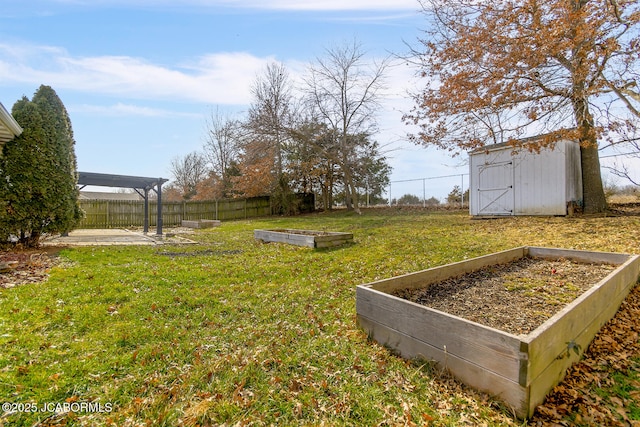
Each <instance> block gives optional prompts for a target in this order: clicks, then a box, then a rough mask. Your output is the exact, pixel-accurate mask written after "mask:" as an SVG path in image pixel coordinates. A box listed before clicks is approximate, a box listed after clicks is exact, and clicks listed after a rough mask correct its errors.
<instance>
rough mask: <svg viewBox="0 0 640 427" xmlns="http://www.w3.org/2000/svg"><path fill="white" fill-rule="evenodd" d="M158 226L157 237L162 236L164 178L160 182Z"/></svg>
mask: <svg viewBox="0 0 640 427" xmlns="http://www.w3.org/2000/svg"><path fill="white" fill-rule="evenodd" d="M157 193H158V224H157V226H156V235H158V236H162V178H160V179H159V180H158V191H157Z"/></svg>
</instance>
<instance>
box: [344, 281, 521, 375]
mask: <svg viewBox="0 0 640 427" xmlns="http://www.w3.org/2000/svg"><path fill="white" fill-rule="evenodd" d="M356 312H357V314H358V316H363V317H365V318H368V319H375V321H376V323H377V324H380V325H384V327H386V328H389V329H390V330H394V331H396V332H397V333H400V334H403V335H406V336H409V337H412V338H413V339H415V340H417V341H420V342H423V343H425V344H428V345H430V346H433V347H434V348H437V349H439V351H442V352H445V351H446V353H447V354H449V355H455V356H456V357H459V358H460V359H462V360H466V361H468V362H469V363H470V364H473V365H477V366H482V367H484V368H485V369H488V370H491V371H493V372H494V373H496V374H497V375H500V376H503V377H505V378H509V379H511V381H514V382H518V379H519V376H520V369H521V368H520V365H521V357H522V355H521V353H520V339H519V338H518V337H516V336H514V335H511V334H508V333H506V332H502V331H498V330H496V329H492V328H489V327H487V326H483V325H480V324H477V323H474V322H470V321H468V320H465V319H462V318H459V317H456V316H452V315H449V314H447V313H443V312H440V311H437V310H434V309H431V308H428V307H425V306H423V305H420V304H416V303H413V302H411V301H408V300H405V299H402V298H398V297H394V296H392V295H388V294H385V293H382V292H379V291H376V290H374V289H371V288H369V287H366V286H362V285H361V286H358V287H357V288H356ZM394 347H395V344H394ZM445 349H446V350H445ZM398 350H400V351H402V349H398ZM443 354H444V353H443ZM436 360H438V361H439V362H443V360H442V359H436ZM454 374H457V373H455V372H454Z"/></svg>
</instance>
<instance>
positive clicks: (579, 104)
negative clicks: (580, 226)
mask: <svg viewBox="0 0 640 427" xmlns="http://www.w3.org/2000/svg"><path fill="white" fill-rule="evenodd" d="M581 92H582V91H581ZM573 108H574V113H575V117H576V123H577V125H578V131H579V134H580V135H579V137H578V138H579V142H580V161H581V164H582V200H583V205H584V212H585V213H602V212H605V211H606V210H607V199H606V197H605V195H604V187H603V185H602V174H601V172H600V157H599V153H598V141H597V140H596V134H595V129H594V128H593V118H592V116H591V113H590V111H589V104H588V102H587V100H586V99H585V98H583V97H577V99H576V100H574V105H573Z"/></svg>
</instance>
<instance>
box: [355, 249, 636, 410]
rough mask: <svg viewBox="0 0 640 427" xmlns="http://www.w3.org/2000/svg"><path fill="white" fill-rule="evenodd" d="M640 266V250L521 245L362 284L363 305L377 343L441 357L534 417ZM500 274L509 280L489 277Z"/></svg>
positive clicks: (361, 312)
mask: <svg viewBox="0 0 640 427" xmlns="http://www.w3.org/2000/svg"><path fill="white" fill-rule="evenodd" d="M531 260H533V261H534V262H532V265H533V266H529V267H526V266H525V267H526V268H531V269H532V270H529V271H528V272H527V273H526V276H524V278H522V276H521V278H520V279H518V278H517V277H514V276H513V274H514V272H513V271H511V270H510V269H512V268H513V265H516V266H517V264H518V263H520V264H522V263H525V264H526V263H527V261H531ZM540 260H545V261H546V262H548V263H547V264H545V263H542V262H539V261H540ZM558 263H559V264H558ZM566 263H573V264H576V265H574V266H572V265H568V264H566ZM534 264H535V265H534ZM577 264H580V268H578V267H577ZM585 264H592V266H585ZM536 265H537V266H536ZM585 267H587V268H585ZM589 267H592V268H589ZM523 268H524V267H523V266H522V265H520V268H519V270H523ZM526 268H525V270H526ZM536 268H538V269H541V273H540V274H541V275H540V276H536V274H538V273H535V274H534V271H535V270H536ZM516 270H518V269H516ZM545 270H546V273H547V275H548V277H546V278H545V277H544V273H545ZM566 270H571V271H572V272H573V273H575V275H573V276H568V275H567V274H568V273H567V272H566ZM596 270H598V272H597V273H594V271H596ZM505 273H506V276H505ZM573 273H572V274H573ZM639 273H640V257H639V256H634V255H627V254H616V253H605V252H586V251H575V250H565V249H551V248H537V247H521V248H516V249H512V250H508V251H504V252H499V253H495V254H491V255H487V256H483V257H479V258H474V259H471V260H467V261H463V262H459V263H454V264H449V265H445V266H442V267H436V268H432V269H428V270H424V271H420V272H416V273H411V274H407V275H404V276H399V277H394V278H390V279H386V280H381V281H378V282H374V283H370V284H366V285H360V286H358V287H357V290H356V311H357V315H358V322H359V324H360V326H361V327H362V328H364V329H365V330H366V331H367V332H368V333H369V334H370V335H371V337H372V338H373V339H375V340H376V341H378V342H379V343H381V344H383V345H386V346H388V347H390V348H392V349H394V350H396V351H397V352H398V353H399V354H400V355H402V356H403V357H406V358H423V359H426V360H433V361H436V362H437V363H438V364H439V365H440V366H442V367H443V368H445V369H448V370H449V371H450V372H451V373H452V374H453V375H455V376H456V377H458V378H459V379H460V380H461V381H463V382H465V383H466V384H468V385H470V386H472V387H475V388H477V389H479V390H482V391H485V392H487V393H490V394H492V395H495V396H496V397H498V398H500V399H501V400H503V401H504V402H506V403H507V404H509V405H510V406H511V407H512V408H513V410H514V411H515V413H516V414H517V415H518V416H520V417H522V418H526V417H529V416H531V415H532V414H533V411H534V410H535V407H536V406H537V405H538V404H540V403H542V402H543V401H544V398H545V396H546V394H547V393H548V392H549V391H550V390H551V388H553V386H554V385H556V384H558V383H559V382H560V381H561V380H562V378H563V377H564V375H565V372H566V370H567V368H568V367H569V366H570V365H571V364H572V363H574V362H575V361H577V360H578V359H579V358H580V357H581V355H582V353H583V351H584V350H585V349H586V348H587V346H588V344H589V343H590V342H591V340H592V339H593V337H594V336H595V334H596V333H597V332H598V330H599V329H600V328H601V326H602V325H603V324H604V323H606V322H607V321H608V320H609V319H611V318H612V317H613V316H614V314H615V313H616V311H617V310H618V307H619V306H620V303H621V302H622V300H623V299H624V298H625V297H626V295H627V294H628V293H629V291H630V289H631V288H632V287H633V286H634V285H635V283H636V281H637V279H638V274H639ZM501 274H502V276H503V279H504V280H505V281H504V282H502V283H499V284H497V285H496V284H495V283H493V284H491V283H489V282H490V281H491V280H493V279H492V276H500V275H501ZM509 275H511V276H509ZM588 282H591V283H588ZM473 288H475V290H474V289H473ZM554 288H555V289H554ZM503 291H504V292H507V293H506V294H505V293H504V292H503ZM465 292H467V293H466V294H465ZM468 292H471V293H468ZM474 292H475V294H476V295H475V296H474V295H473V293H474ZM501 292H502V293H501ZM509 292H511V293H512V294H515V293H519V295H517V296H516V295H511V296H509V295H508V294H509ZM482 295H484V296H485V297H486V299H485V301H484V302H482V300H481V298H480V297H481V296H482ZM447 296H450V297H451V298H450V299H449V300H448V298H447ZM512 297H513V299H510V298H512ZM410 299H413V301H411V300H410ZM541 299H542V300H541ZM496 300H499V301H496ZM414 301H417V302H414ZM430 304H431V305H433V306H435V307H438V309H436V308H433V307H431V306H429V305H430ZM501 304H502V305H501ZM465 307H466V308H465ZM443 310H448V311H453V312H454V313H455V314H452V313H449V312H445V311H443ZM545 310H546V312H545ZM501 316H502V317H503V319H502V320H500V317H501ZM517 318H521V319H520V320H519V319H517Z"/></svg>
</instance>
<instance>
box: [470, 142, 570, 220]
mask: <svg viewBox="0 0 640 427" xmlns="http://www.w3.org/2000/svg"><path fill="white" fill-rule="evenodd" d="M469 176H470V183H469V189H470V191H469V211H470V213H471V215H473V216H493V215H567V213H568V211H569V210H570V209H572V208H573V207H574V206H581V205H582V168H581V163H580V146H579V145H578V143H576V142H575V141H569V140H561V141H558V142H557V143H556V144H555V147H554V148H553V149H551V148H543V149H542V150H541V151H540V152H539V153H536V152H530V151H529V150H527V149H526V148H520V149H518V150H514V147H513V146H512V145H511V144H507V143H505V144H495V145H491V146H486V147H483V148H480V149H477V150H475V151H472V152H470V153H469Z"/></svg>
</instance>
